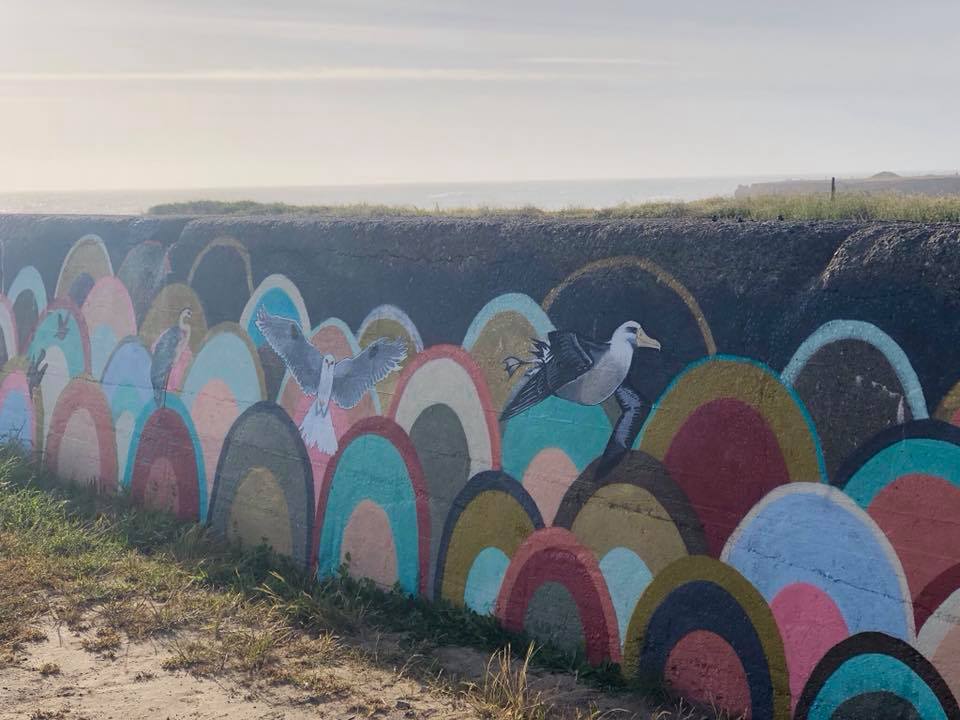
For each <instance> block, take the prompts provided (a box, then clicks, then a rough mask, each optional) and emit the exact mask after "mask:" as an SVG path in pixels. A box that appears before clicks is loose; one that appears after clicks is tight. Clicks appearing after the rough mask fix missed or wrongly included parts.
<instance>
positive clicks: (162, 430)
mask: <svg viewBox="0 0 960 720" xmlns="http://www.w3.org/2000/svg"><path fill="white" fill-rule="evenodd" d="M136 451H137V454H136V457H135V459H134V465H133V474H132V475H133V476H132V479H131V481H130V488H131V492H132V494H133V498H134V500H135V501H136V502H137V503H138V504H141V505H143V504H145V503H144V501H145V499H146V497H147V483H148V481H149V480H150V475H151V471H153V469H154V465H155V464H164V465H167V466H169V467H170V469H171V470H172V471H173V474H174V481H175V483H176V490H177V504H176V507H175V508H173V510H174V513H175V514H176V516H177V517H178V518H180V519H181V520H197V519H198V518H199V517H200V489H199V477H198V476H197V458H196V457H195V456H194V449H193V438H192V437H191V436H190V430H189V429H188V428H187V426H186V424H185V423H184V421H183V418H181V417H180V415H179V414H177V413H176V412H175V411H173V410H171V409H170V408H160V409H159V410H156V411H154V412H153V413H152V414H151V415H150V417H149V418H148V419H147V422H146V424H145V425H144V426H143V430H142V431H141V433H140V438H139V440H138V441H137V445H136Z"/></svg>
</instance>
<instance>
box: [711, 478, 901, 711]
mask: <svg viewBox="0 0 960 720" xmlns="http://www.w3.org/2000/svg"><path fill="white" fill-rule="evenodd" d="M721 560H723V561H724V562H726V563H727V564H729V565H730V566H732V567H733V568H735V569H736V570H738V571H739V572H740V573H741V574H742V575H743V576H744V577H745V578H746V579H747V580H749V581H750V582H751V583H752V584H753V585H754V587H756V589H757V590H758V591H759V592H760V593H761V594H762V595H763V597H764V599H765V600H766V601H767V603H768V604H769V605H770V607H771V610H772V611H773V615H774V617H775V618H776V621H777V625H778V627H779V629H780V635H781V637H782V639H783V643H784V651H785V653H786V660H787V666H788V669H789V672H790V689H791V695H792V698H793V702H794V703H796V702H797V700H798V698H799V696H800V692H801V691H802V690H803V688H804V686H805V684H806V682H807V679H808V678H809V676H810V673H811V672H812V671H813V668H814V666H815V665H816V663H818V662H819V661H820V659H821V658H822V657H823V656H824V654H825V653H826V652H827V651H828V650H829V649H830V648H831V647H832V646H833V645H835V644H836V643H838V642H840V641H841V640H844V639H845V638H847V637H848V636H849V635H851V634H856V633H859V632H866V631H879V632H884V633H886V634H888V635H891V636H894V637H899V638H902V639H904V640H907V641H912V639H913V638H914V617H913V611H912V608H911V605H910V592H909V589H908V587H907V581H906V577H905V576H904V573H903V568H902V567H901V565H900V560H899V559H898V557H897V554H896V553H895V552H894V549H893V547H891V545H890V543H889V542H888V540H887V538H886V537H885V536H884V534H883V532H882V531H881V530H880V528H879V527H877V526H876V524H875V523H874V522H873V521H872V520H871V518H870V517H869V516H868V515H867V514H866V513H865V512H864V511H863V510H862V509H861V508H860V507H858V506H857V505H856V504H855V503H854V502H852V501H851V500H850V498H848V497H847V496H846V495H844V494H843V493H842V492H840V491H839V490H836V489H835V488H831V487H830V486H828V485H815V484H812V483H793V484H790V485H786V486H783V487H780V488H777V489H776V490H774V491H772V492H771V493H770V494H769V495H767V496H766V497H765V498H764V499H763V500H762V501H761V502H760V503H758V504H757V506H756V507H754V508H753V510H751V511H750V513H749V514H748V515H747V517H746V518H744V519H743V521H742V522H741V523H740V526H739V527H738V528H737V529H736V530H735V531H734V533H733V535H731V537H730V539H729V540H728V541H727V545H726V547H725V548H724V550H723V553H722V555H721ZM837 568H844V572H843V573H842V574H838V573H837V570H836V569H837Z"/></svg>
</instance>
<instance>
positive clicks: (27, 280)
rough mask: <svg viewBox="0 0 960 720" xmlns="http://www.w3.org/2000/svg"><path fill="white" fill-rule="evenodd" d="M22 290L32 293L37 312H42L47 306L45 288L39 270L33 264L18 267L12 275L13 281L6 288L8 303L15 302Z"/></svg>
mask: <svg viewBox="0 0 960 720" xmlns="http://www.w3.org/2000/svg"><path fill="white" fill-rule="evenodd" d="M24 290H29V291H30V292H32V293H33V296H34V298H35V299H36V301H37V312H38V313H43V311H44V310H45V309H46V307H47V288H46V286H45V285H44V284H43V278H42V277H41V276H40V273H39V271H37V269H36V268H35V267H34V266H33V265H27V266H25V267H22V268H20V271H19V272H18V273H17V274H16V276H14V278H13V282H12V283H10V289H9V290H7V297H8V298H9V299H10V303H11V304H13V303H15V302H16V301H17V298H18V297H19V296H20V293H22V292H23V291H24Z"/></svg>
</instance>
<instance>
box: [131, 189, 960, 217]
mask: <svg viewBox="0 0 960 720" xmlns="http://www.w3.org/2000/svg"><path fill="white" fill-rule="evenodd" d="M147 212H148V213H149V214H152V215H183V216H200V215H236V216H253V215H311V216H316V217H346V218H365V217H424V218H426V217H457V218H496V217H520V218H544V219H546V218H557V219H586V220H608V219H613V220H616V219H631V218H638V219H640V218H645V219H658V218H674V219H706V220H718V221H719V220H738V219H739V220H744V221H749V220H855V221H861V222H865V221H909V222H960V195H948V196H942V197H933V196H927V195H902V194H895V193H889V194H877V193H871V194H865V193H841V194H839V195H837V197H836V198H835V199H834V200H831V199H830V196H829V194H826V193H824V194H813V195H769V196H760V197H750V198H742V199H738V198H732V197H715V198H707V199H705V200H694V201H690V202H681V201H658V202H646V203H639V204H623V205H616V206H614V207H607V208H580V207H569V208H565V209H563V210H543V209H541V208H537V207H530V206H527V207H513V208H510V207H479V208H453V209H447V210H428V209H425V208H419V207H413V206H390V205H370V204H355V205H308V206H301V205H286V204H284V203H257V202H253V201H250V200H244V201H238V202H219V201H213V200H196V201H192V202H181V203H170V204H166V205H156V206H154V207H152V208H150V209H149V210H148V211H147Z"/></svg>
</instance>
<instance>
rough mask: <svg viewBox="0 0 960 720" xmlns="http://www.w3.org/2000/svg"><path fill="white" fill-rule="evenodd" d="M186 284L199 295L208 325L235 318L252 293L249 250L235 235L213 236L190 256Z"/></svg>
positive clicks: (230, 320) (238, 315)
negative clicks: (192, 258) (190, 262)
mask: <svg viewBox="0 0 960 720" xmlns="http://www.w3.org/2000/svg"><path fill="white" fill-rule="evenodd" d="M187 285H189V286H190V287H191V288H193V290H194V292H196V293H197V297H199V298H200V302H201V303H202V304H203V310H204V314H205V316H206V319H207V322H208V323H209V324H210V325H211V326H215V325H219V324H220V323H223V322H237V320H239V319H240V316H241V315H242V314H243V310H244V308H245V307H246V304H247V302H248V301H249V299H250V296H251V295H252V294H253V270H252V266H251V264H250V252H249V251H248V250H247V248H246V247H244V246H243V244H242V243H241V242H239V241H238V240H236V239H235V238H231V237H218V238H214V239H213V240H211V241H210V242H209V243H207V245H206V246H205V247H204V248H203V250H201V251H200V252H199V253H198V254H197V257H196V258H195V259H194V261H193V265H191V266H190V273H189V274H188V275H187Z"/></svg>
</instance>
